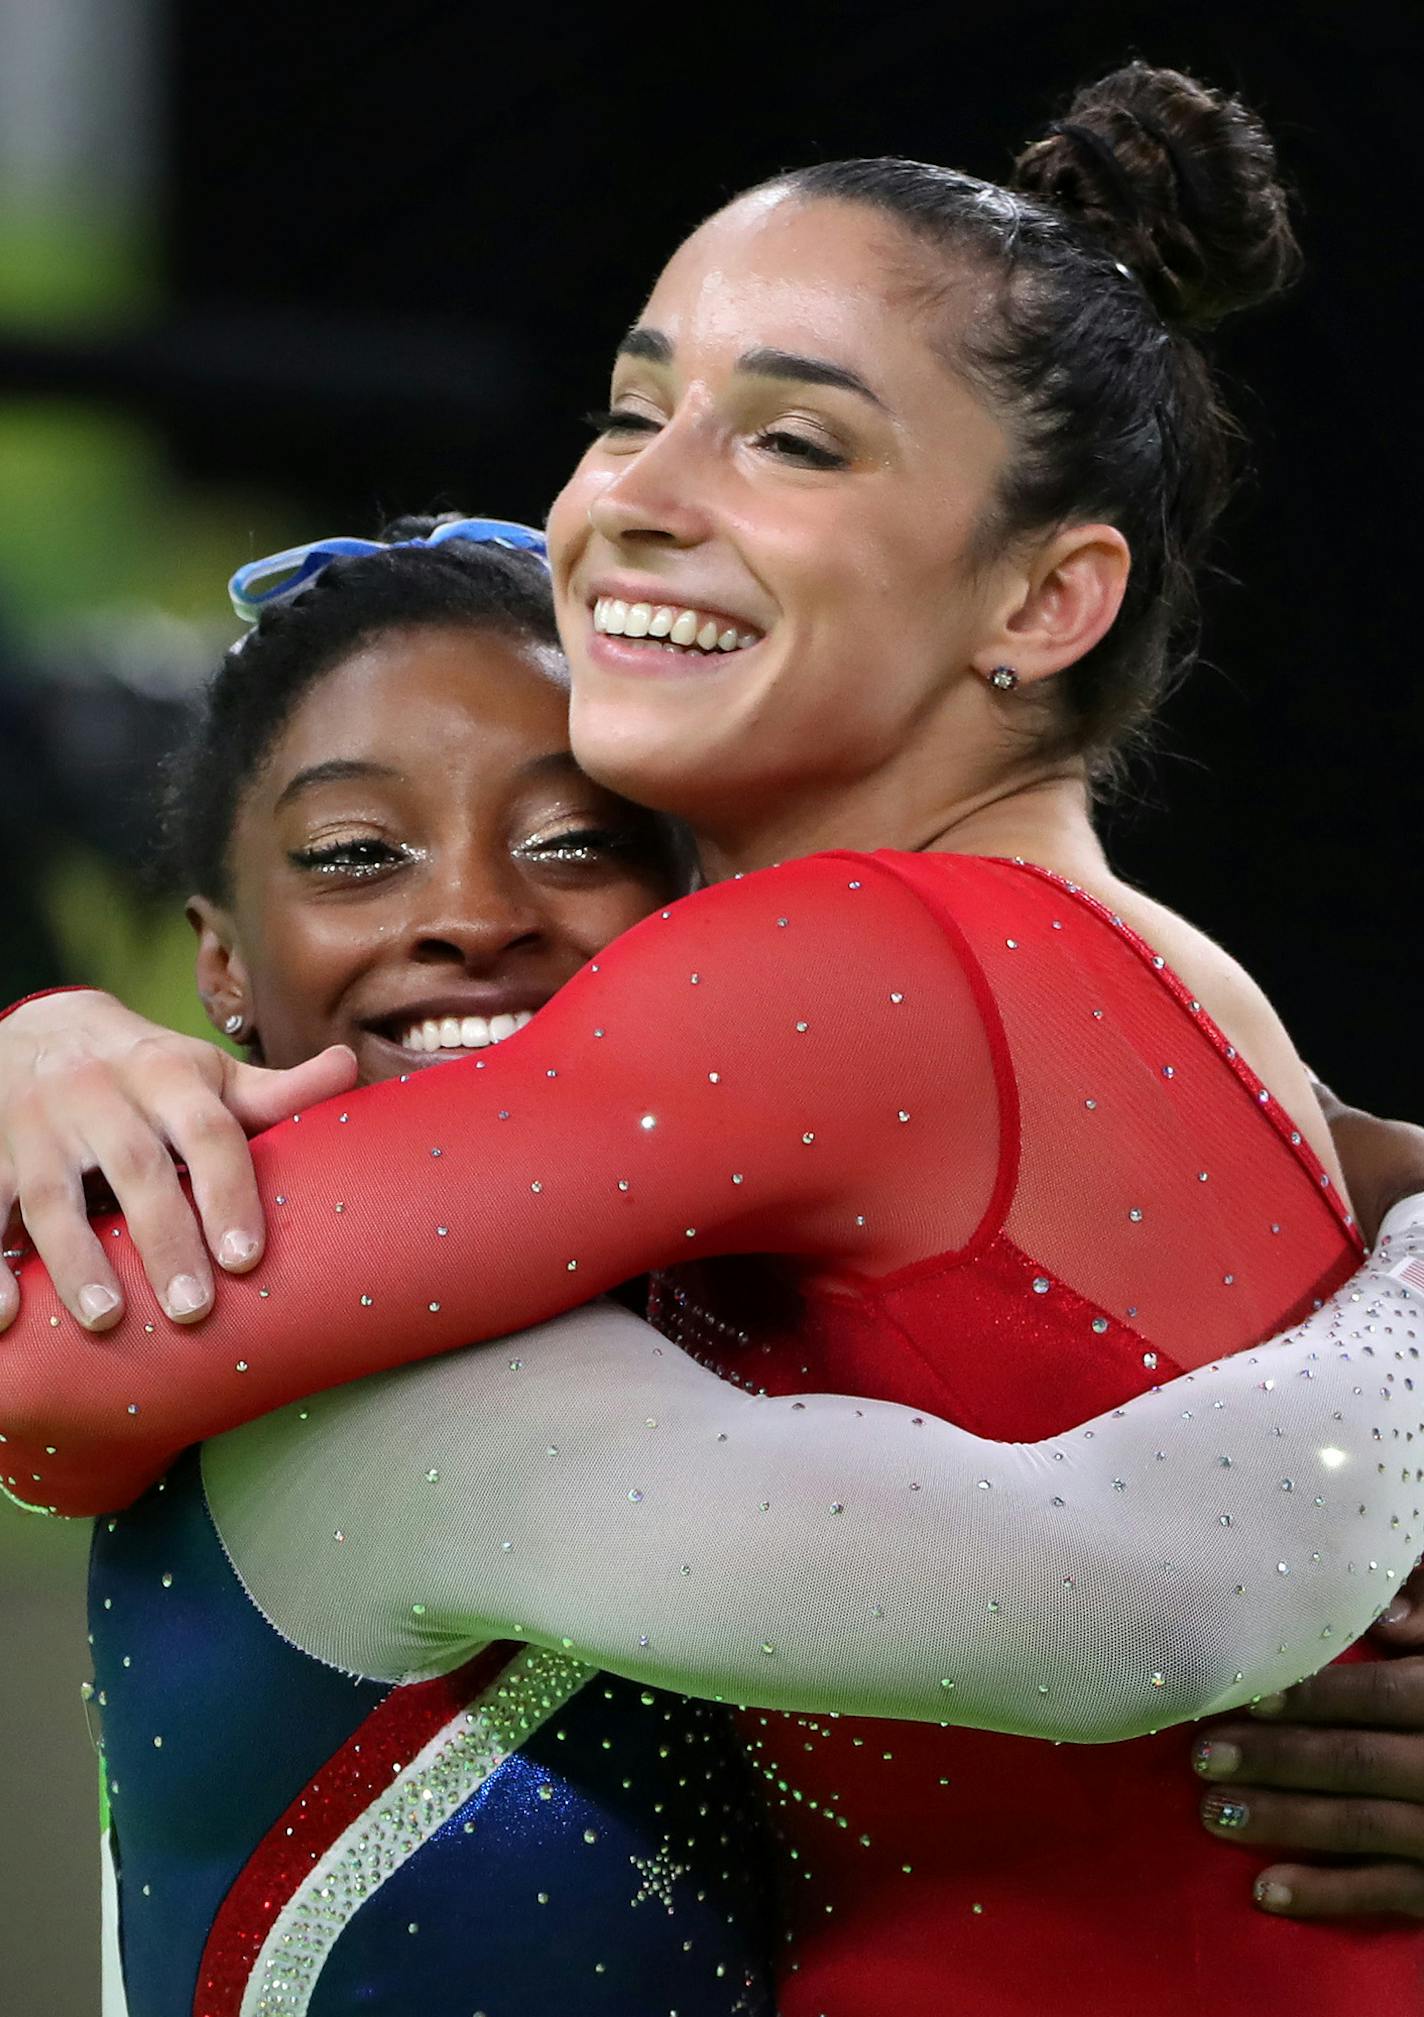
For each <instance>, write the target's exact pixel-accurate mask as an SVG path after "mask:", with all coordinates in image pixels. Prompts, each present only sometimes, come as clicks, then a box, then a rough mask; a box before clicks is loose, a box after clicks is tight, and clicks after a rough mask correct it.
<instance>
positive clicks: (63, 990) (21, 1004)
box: [0, 981, 104, 1023]
mask: <svg viewBox="0 0 1424 2017" xmlns="http://www.w3.org/2000/svg"><path fill="white" fill-rule="evenodd" d="M103 992H104V990H103V989H102V988H97V987H94V986H92V985H91V984H90V983H89V982H88V981H71V982H69V983H68V984H67V985H65V986H64V987H42V988H37V989H36V990H35V992H34V993H33V994H27V995H21V996H20V999H19V1000H18V1001H12V1002H11V1003H10V1006H9V1007H8V1008H2V1009H0V1023H2V1022H4V1021H5V1020H6V1019H7V1018H8V1017H10V1016H12V1015H17V1014H18V1013H19V1011H20V1010H21V1009H23V1008H28V1007H29V1006H30V1004H31V1002H37V1001H48V1000H49V999H50V997H51V996H52V995H59V994H102V993H103Z"/></svg>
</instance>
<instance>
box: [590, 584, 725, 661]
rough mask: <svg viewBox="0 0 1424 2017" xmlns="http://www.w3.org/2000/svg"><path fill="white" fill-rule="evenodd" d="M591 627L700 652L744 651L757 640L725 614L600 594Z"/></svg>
mask: <svg viewBox="0 0 1424 2017" xmlns="http://www.w3.org/2000/svg"><path fill="white" fill-rule="evenodd" d="M593 627H594V629H595V630H597V631H600V632H602V634H603V635H604V636H605V637H636V638H655V639H661V640H662V641H663V642H665V643H666V644H668V645H669V646H672V645H676V646H678V647H679V648H680V649H682V650H685V651H686V650H696V651H702V652H713V651H746V650H748V649H749V648H750V647H751V646H752V645H754V644H759V643H760V642H761V638H760V635H759V633H758V632H756V631H754V630H738V629H737V628H736V626H735V625H734V624H729V623H727V621H726V620H725V618H721V617H716V616H709V615H707V614H706V612H705V611H703V610H700V609H676V608H674V606H673V605H672V604H671V603H666V602H660V603H651V602H631V603H630V602H623V601H620V599H619V598H618V597H617V596H616V595H601V596H599V598H598V600H597V601H596V602H595V603H594V605H593Z"/></svg>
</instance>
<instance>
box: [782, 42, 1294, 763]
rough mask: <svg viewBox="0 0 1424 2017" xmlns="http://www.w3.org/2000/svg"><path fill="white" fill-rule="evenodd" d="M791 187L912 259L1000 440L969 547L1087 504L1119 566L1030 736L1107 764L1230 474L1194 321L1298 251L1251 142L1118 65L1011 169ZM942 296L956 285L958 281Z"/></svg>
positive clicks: (1161, 80)
mask: <svg viewBox="0 0 1424 2017" xmlns="http://www.w3.org/2000/svg"><path fill="white" fill-rule="evenodd" d="M767 186H768V187H771V188H785V189H788V190H789V191H791V192H792V193H793V194H795V195H796V196H798V197H800V198H803V199H805V200H807V201H816V200H822V199H828V200H832V201H836V202H845V203H854V204H860V205H864V206H866V207H868V208H870V209H872V210H876V211H879V212H881V213H883V214H884V215H886V216H887V217H890V218H893V219H894V220H895V221H896V223H898V224H899V225H900V226H901V227H902V228H903V230H904V231H905V232H906V233H907V234H908V235H909V237H910V238H911V239H912V240H916V241H918V242H919V244H920V245H921V246H923V247H924V248H926V249H927V250H928V251H929V252H930V253H931V254H932V255H937V257H938V260H939V262H940V263H939V267H938V269H937V270H936V269H934V268H933V267H932V268H931V271H930V273H929V274H928V275H927V276H926V287H925V290H924V299H925V302H926V304H927V306H929V307H930V312H931V313H932V314H933V313H934V312H935V310H936V309H941V308H943V304H944V302H945V301H946V300H948V299H951V298H952V293H953V283H954V281H955V279H956V278H961V277H965V278H971V279H973V280H974V281H976V282H979V281H981V280H982V279H984V278H985V277H987V278H988V279H989V281H990V286H989V288H988V290H987V295H988V300H987V305H981V302H982V301H983V292H984V291H983V290H982V289H981V288H978V287H976V288H975V290H974V296H975V307H974V310H973V312H968V311H966V310H964V309H962V308H961V309H960V310H958V312H956V311H955V310H954V309H953V308H952V307H950V308H948V309H944V311H943V313H942V314H941V316H940V320H941V322H942V325H943V329H944V343H945V348H946V352H947V355H948V357H949V359H950V361H951V362H952V363H953V364H954V365H955V366H956V367H957V368H958V369H960V370H962V371H963V372H964V373H965V374H966V376H967V377H968V379H969V381H970V382H971V383H972V384H974V385H975V386H976V387H977V388H978V390H979V391H980V393H981V395H982V396H983V398H984V399H985V401H986V403H987V404H988V405H989V407H990V409H991V410H992V411H993V412H994V413H995V414H996V415H997V416H998V417H999V418H1000V419H1001V420H1002V421H1003V423H1004V425H1005V426H1006V428H1007V429H1008V432H1009V437H1010V441H1011V443H1012V447H1011V452H1010V460H1009V465H1008V469H1007V472H1006V474H1005V476H1004V478H1003V481H1002V483H1001V486H1000V489H999V493H998V496H997V497H996V499H995V500H994V506H993V509H992V511H991V513H990V516H989V519H988V522H986V523H985V524H984V525H982V526H981V527H980V528H979V542H978V545H979V549H980V551H981V553H982V554H983V555H984V556H987V555H988V554H989V553H991V552H994V551H1000V550H1002V549H1003V547H1004V546H1005V544H1007V543H1008V542H1011V541H1012V540H1014V539H1015V538H1016V537H1017V536H1019V535H1022V534H1032V533H1039V532H1044V531H1048V530H1051V529H1052V528H1054V527H1056V526H1060V525H1070V524H1073V523H1074V522H1079V523H1087V522H1091V521H1093V520H1099V521H1102V522H1105V523H1109V524H1112V525H1114V526H1116V527H1117V529H1118V530H1119V531H1120V532H1121V533H1122V534H1123V536H1124V537H1125V539H1126V540H1127V542H1128V545H1129V546H1130V548H1131V551H1132V571H1131V577H1130V580H1129V582H1128V587H1127V592H1126V595H1125V598H1124V601H1123V605H1122V608H1121V611H1120V612H1119V614H1118V617H1117V619H1116V621H1115V623H1114V624H1113V626H1112V628H1111V630H1109V632H1108V633H1107V635H1106V636H1105V637H1104V638H1103V639H1102V640H1101V641H1100V642H1099V643H1098V644H1097V645H1095V646H1094V647H1093V648H1092V649H1091V650H1090V651H1088V652H1087V653H1085V654H1084V656H1083V657H1082V658H1081V659H1079V660H1078V661H1077V662H1076V663H1075V664H1074V665H1072V666H1070V667H1068V668H1067V670H1066V671H1064V672H1063V673H1062V674H1060V675H1059V677H1058V678H1057V679H1055V680H1053V681H1051V682H1048V684H1047V688H1046V690H1045V691H1044V693H1043V695H1042V709H1043V711H1042V712H1040V711H1039V709H1038V708H1036V707H1032V706H1029V707H1025V700H1026V696H1025V695H1024V694H1022V693H1020V694H1019V695H1016V696H1015V697H1014V699H1013V701H1012V702H1006V703H1005V705H1006V708H1007V707H1010V706H1015V707H1019V708H1023V709H1024V713H1023V715H1022V717H1021V718H1022V719H1023V720H1024V721H1025V723H1026V725H1027V724H1032V725H1033V727H1034V729H1035V732H1037V731H1039V730H1041V731H1042V735H1041V747H1042V750H1043V753H1044V754H1047V755H1063V754H1070V753H1072V754H1078V755H1081V756H1083V757H1084V758H1086V760H1087V763H1088V767H1089V771H1090V774H1091V775H1094V776H1096V777H1099V778H1102V777H1104V776H1106V775H1110V774H1111V773H1112V772H1113V771H1114V770H1115V768H1116V767H1117V764H1118V760H1119V758H1120V756H1121V754H1122V752H1123V751H1124V750H1125V749H1127V748H1129V747H1130V746H1131V745H1132V743H1133V742H1134V741H1135V740H1137V739H1138V738H1139V737H1140V735H1141V733H1142V731H1143V729H1144V727H1145V725H1146V723H1147V722H1148V720H1149V719H1150V717H1151V715H1152V714H1153V712H1154V711H1155V709H1156V707H1157V706H1158V704H1159V702H1160V701H1161V699H1162V698H1163V696H1164V695H1165V694H1166V692H1167V691H1168V689H1169V688H1170V687H1171V685H1172V684H1173V683H1174V681H1175V680H1176V679H1177V678H1178V677H1179V676H1180V674H1181V672H1182V671H1183V670H1184V669H1185V668H1186V666H1187V665H1188V664H1189V663H1190V660H1191V657H1192V655H1193V653H1194V650H1195V644H1196V627H1197V577H1198V573H1199V570H1200V568H1201V565H1202V563H1203V560H1204V559H1205V556H1206V552H1207V548H1208V544H1209V541H1210V536H1211V532H1212V528H1213V526H1214V524H1215V521H1216V519H1217V517H1218V515H1219V514H1220V511H1221V509H1222V506H1223V505H1224V504H1225V502H1226V499H1227V497H1228V495H1229V492H1230V487H1231V474H1232V460H1233V457H1232V453H1231V450H1232V444H1233V441H1234V438H1235V429H1234V427H1233V424H1232V422H1231V420H1230V417H1229V415H1228V414H1227V412H1226V411H1225V408H1224V406H1223V405H1222V403H1221V400H1220V398H1219V396H1218V394H1217V391H1216V388H1215V385H1214V383H1213V378H1212V373H1211V369H1210V366H1209V364H1208V360H1207V357H1206V355H1205V353H1204V351H1203V349H1202V347H1201V344H1200V341H1199V339H1200V337H1201V336H1202V334H1203V333H1204V332H1205V331H1207V330H1209V329H1211V328H1212V327H1214V325H1215V324H1216V323H1217V322H1219V321H1220V320H1221V318H1222V317H1223V316H1225V315H1227V314H1230V313H1231V312H1233V311H1234V310H1237V309H1243V308H1249V307H1251V306H1253V305H1255V304H1256V303H1259V302H1262V301H1265V300H1267V299H1268V298H1269V297H1270V296H1272V295H1274V294H1276V293H1278V292H1280V291H1281V290H1282V289H1284V288H1285V287H1286V286H1287V285H1289V283H1290V282H1291V280H1292V279H1293V278H1294V277H1295V275H1296V273H1297V271H1298V268H1299V264H1300V254H1299V248H1298V246H1297V244H1296V240H1295V237H1294V234H1293V231H1292V229H1291V224H1290V220H1289V217H1288V214H1287V208H1286V199H1285V195H1284V192H1283V190H1282V188H1281V186H1280V183H1279V181H1278V180H1277V175H1276V163H1275V154H1274V150H1273V148H1272V145H1271V141H1270V139H1269V137H1268V136H1267V134H1266V132H1265V130H1264V129H1263V127H1262V126H1261V124H1260V122H1259V120H1257V119H1256V117H1255V115H1254V114H1252V113H1251V112H1250V111H1248V110H1247V109H1246V107H1245V106H1243V105H1242V104H1241V103H1240V102H1239V100H1237V99H1234V98H1230V97H1227V96H1224V95H1222V94H1220V93H1218V92H1215V91H1212V90H1209V89H1208V88H1207V87H1206V86H1204V85H1202V84H1199V83H1197V82H1196V80H1195V79H1193V78H1189V77H1185V76H1183V75H1181V74H1180V73H1179V72H1177V71H1172V70H1154V69H1151V68H1150V67H1149V66H1147V65H1146V64H1143V63H1133V64H1130V65H1128V66H1127V68H1125V69H1122V70H1118V71H1115V72H1114V73H1113V74H1112V75H1111V76H1109V77H1105V78H1103V79H1101V80H1100V81H1099V82H1098V83H1096V84H1093V85H1089V86H1087V87H1086V88H1085V89H1083V90H1082V91H1080V92H1079V93H1078V94H1077V95H1076V97H1075V98H1074V100H1073V102H1072V104H1071V105H1070V106H1069V108H1068V110H1067V112H1066V113H1065V115H1064V117H1063V119H1062V120H1061V121H1059V122H1056V123H1055V125H1054V126H1053V127H1052V128H1051V129H1050V130H1049V132H1048V134H1047V135H1046V136H1045V137H1044V138H1043V139H1042V140H1039V141H1037V142H1035V143H1034V144H1033V145H1032V146H1030V147H1028V148H1027V149H1025V151H1024V152H1023V154H1021V155H1020V157H1019V159H1018V162H1017V163H1016V168H1015V178H1014V186H1013V187H1012V188H1000V187H999V186H998V185H996V184H993V183H986V182H980V181H977V180H976V179H975V178H974V177H972V176H968V175H961V174H958V173H956V172H955V171H954V170H952V169H948V168H939V167H935V166H933V165H931V164H928V163H924V162H918V161H904V160H899V159H896V158H888V159H880V160H867V161H833V162H828V163H824V164H822V165H820V166H817V167H812V168H806V169H801V170H798V171H796V172H794V173H792V174H790V175H788V176H784V177H780V178H778V180H777V181H776V182H774V183H772V184H769V185H767ZM961 298H962V296H961Z"/></svg>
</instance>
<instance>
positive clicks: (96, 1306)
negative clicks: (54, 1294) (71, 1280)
mask: <svg viewBox="0 0 1424 2017" xmlns="http://www.w3.org/2000/svg"><path fill="white" fill-rule="evenodd" d="M79 1307H80V1309H81V1310H82V1311H83V1312H84V1321H85V1323H86V1324H97V1323H98V1322H99V1321H100V1319H101V1318H102V1317H107V1316H108V1315H109V1314H110V1312H111V1311H113V1310H116V1309H117V1308H118V1307H119V1299H118V1297H117V1296H116V1295H115V1294H114V1292H113V1290H112V1289H106V1288H105V1287H104V1284H103V1283H102V1282H86V1283H85V1285H84V1287H83V1288H82V1289H81V1290H80V1291H79Z"/></svg>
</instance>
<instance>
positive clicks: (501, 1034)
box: [400, 1009, 534, 1051]
mask: <svg viewBox="0 0 1424 2017" xmlns="http://www.w3.org/2000/svg"><path fill="white" fill-rule="evenodd" d="M533 1020H534V1011H533V1010H532V1009H520V1010H519V1011H518V1012H517V1013H516V1014H514V1015H497V1016H491V1017H490V1018H489V1020H488V1021H486V1020H485V1018H484V1017H483V1016H441V1017H440V1019H439V1020H438V1021H436V1020H434V1019H433V1018H431V1019H429V1020H427V1021H425V1022H420V1023H411V1025H410V1026H409V1028H408V1029H406V1030H404V1031H402V1033H401V1040H400V1041H401V1049H402V1050H407V1051H458V1050H466V1051H478V1050H484V1049H485V1048H486V1047H487V1046H488V1045H489V1044H498V1043H503V1042H504V1040H505V1038H506V1037H512V1036H513V1035H514V1033H515V1031H516V1030H522V1029H523V1028H524V1027H525V1025H526V1024H527V1023H531V1022H533Z"/></svg>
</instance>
